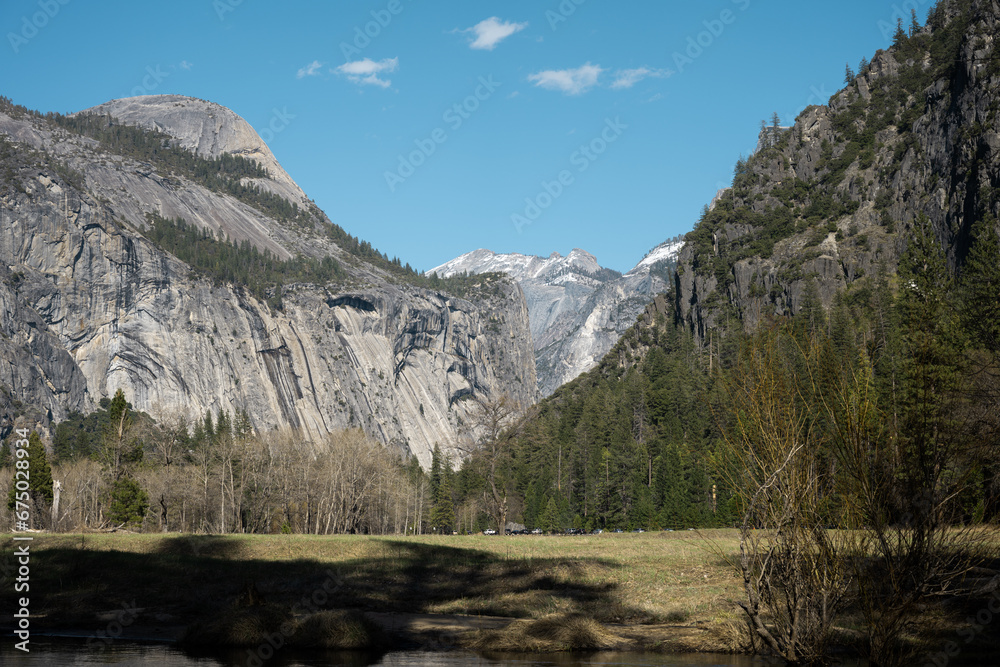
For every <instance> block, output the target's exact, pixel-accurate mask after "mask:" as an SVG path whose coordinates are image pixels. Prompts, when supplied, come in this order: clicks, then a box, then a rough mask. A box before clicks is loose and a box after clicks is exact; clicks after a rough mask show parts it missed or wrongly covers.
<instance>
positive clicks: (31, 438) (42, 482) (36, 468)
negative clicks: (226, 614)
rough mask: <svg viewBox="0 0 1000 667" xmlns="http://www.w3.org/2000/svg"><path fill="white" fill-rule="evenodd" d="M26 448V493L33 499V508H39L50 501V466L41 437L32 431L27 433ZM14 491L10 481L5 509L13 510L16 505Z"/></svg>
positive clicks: (13, 485)
mask: <svg viewBox="0 0 1000 667" xmlns="http://www.w3.org/2000/svg"><path fill="white" fill-rule="evenodd" d="M27 450H28V457H27V458H28V495H29V497H30V498H31V500H32V501H34V505H35V508H36V509H40V508H42V507H46V506H48V505H49V504H51V503H52V468H51V467H50V466H49V461H48V458H47V457H46V456H45V445H44V444H42V439H41V438H40V437H39V435H38V434H37V433H35V432H34V431H32V432H31V433H29V434H28V447H27ZM15 477H16V471H15ZM15 481H16V480H15ZM16 493H17V489H16V488H15V484H14V483H13V482H12V483H11V485H10V493H9V494H8V496H7V509H10V510H13V509H14V508H15V507H16V501H17V496H16ZM22 502H23V498H22Z"/></svg>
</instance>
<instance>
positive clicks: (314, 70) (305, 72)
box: [295, 60, 323, 79]
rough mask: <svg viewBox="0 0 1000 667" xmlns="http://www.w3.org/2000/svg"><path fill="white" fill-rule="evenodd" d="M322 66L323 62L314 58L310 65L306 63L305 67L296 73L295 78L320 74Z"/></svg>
mask: <svg viewBox="0 0 1000 667" xmlns="http://www.w3.org/2000/svg"><path fill="white" fill-rule="evenodd" d="M322 66H323V63H321V62H320V61H318V60H314V61H312V62H311V63H309V64H308V65H306V66H305V67H303V68H302V69H300V70H299V71H298V72H296V73H295V78H296V79H301V78H303V77H307V76H316V75H317V74H319V68H320V67H322Z"/></svg>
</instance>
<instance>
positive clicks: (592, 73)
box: [528, 62, 604, 95]
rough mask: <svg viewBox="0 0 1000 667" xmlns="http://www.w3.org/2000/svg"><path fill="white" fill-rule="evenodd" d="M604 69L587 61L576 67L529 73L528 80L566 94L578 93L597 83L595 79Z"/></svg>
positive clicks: (540, 86)
mask: <svg viewBox="0 0 1000 667" xmlns="http://www.w3.org/2000/svg"><path fill="white" fill-rule="evenodd" d="M601 72H604V70H603V69H602V68H601V66H600V65H591V64H590V63H589V62H588V63H587V64H585V65H581V66H580V67H577V68H576V69H558V70H555V69H550V70H545V71H544V72H538V73H536V74H529V75H528V81H531V82H533V83H534V84H535V85H536V86H538V87H539V88H548V89H549V90H561V91H562V92H564V93H566V94H567V95H580V94H582V93H585V92H587V91H588V90H590V89H591V88H593V87H594V86H596V85H597V80H598V78H599V77H600V76H601Z"/></svg>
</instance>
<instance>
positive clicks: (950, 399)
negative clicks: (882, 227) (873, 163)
mask: <svg viewBox="0 0 1000 667" xmlns="http://www.w3.org/2000/svg"><path fill="white" fill-rule="evenodd" d="M914 232H915V237H914V238H913V239H912V240H911V242H910V245H909V247H908V248H907V250H906V253H905V254H904V255H903V257H902V258H901V259H900V271H899V275H900V279H901V281H902V289H901V292H900V296H899V300H898V303H897V307H898V310H899V318H900V320H899V321H900V338H901V343H902V347H903V350H902V351H903V355H902V359H901V363H900V368H901V382H900V391H899V404H900V431H901V432H900V438H899V440H900V444H901V450H900V451H899V453H898V456H899V461H898V464H899V466H900V470H899V475H900V477H901V478H902V479H903V481H904V488H903V489H901V491H902V493H903V497H902V499H901V500H902V502H903V503H904V505H903V507H901V508H900V511H903V512H908V513H910V514H911V515H914V516H916V517H917V520H918V521H921V520H922V521H929V522H934V521H940V520H941V519H942V517H940V516H938V515H937V512H938V504H939V502H940V501H941V499H942V496H941V494H942V493H944V492H945V490H946V489H945V486H944V485H945V484H947V483H948V482H947V478H949V477H950V476H952V475H953V474H955V470H954V469H953V468H952V466H954V465H955V464H956V460H955V457H956V456H957V455H958V454H959V452H958V449H957V448H958V447H959V443H958V441H957V438H959V437H960V435H959V431H960V430H961V429H959V428H957V427H956V423H955V422H954V418H955V417H954V415H955V408H956V400H957V397H958V394H959V389H960V387H961V375H962V371H961V369H962V356H961V354H960V350H961V349H962V348H963V346H964V343H963V338H964V336H963V333H962V331H961V329H960V327H959V326H958V321H957V317H956V314H955V312H956V311H955V309H954V307H953V305H952V304H951V303H949V294H950V292H951V289H952V280H951V276H950V274H949V272H948V269H947V265H946V263H945V258H944V252H943V250H942V248H941V246H940V244H939V243H938V242H937V239H936V238H934V236H933V230H932V229H931V226H930V222H929V220H928V219H927V217H926V216H924V215H921V216H920V217H919V218H918V220H917V222H916V225H915V229H914ZM929 513H934V516H931V515H930V514H929Z"/></svg>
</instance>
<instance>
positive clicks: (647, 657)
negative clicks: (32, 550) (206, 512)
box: [0, 637, 769, 667]
mask: <svg viewBox="0 0 1000 667" xmlns="http://www.w3.org/2000/svg"><path fill="white" fill-rule="evenodd" d="M4 639H5V641H4V642H3V645H2V647H0V663H2V664H4V665H39V666H41V665H45V666H46V667H49V666H50V665H58V666H59V667H71V666H73V665H121V666H122V667H126V666H128V665H164V666H166V667H193V666H194V665H198V666H200V667H216V666H223V667H261V665H267V666H268V667H331V666H333V665H349V666H351V667H362V666H366V665H376V666H377V665H386V666H392V667H408V666H411V665H413V666H416V665H427V666H429V667H459V666H461V665H498V666H502V665H517V666H518V667H536V666H538V667H541V666H543V665H544V666H557V667H577V666H582V665H606V666H608V667H611V666H614V665H622V666H624V665H649V666H650V667H751V666H752V667H764V666H765V665H767V664H769V663H766V662H764V661H761V660H754V659H751V658H746V657H743V656H730V655H681V656H664V655H658V654H650V653H590V654H564V653H560V654H551V655H545V654H542V655H538V654H531V655H517V654H501V655H485V656H481V655H477V654H475V653H465V652H450V653H426V652H420V651H412V652H391V653H385V654H382V655H379V654H365V653H358V652H348V653H340V652H325V653H291V652H283V653H281V654H279V655H277V656H275V657H273V658H271V659H270V660H268V661H266V662H263V663H261V662H258V661H257V659H256V658H251V657H250V656H249V655H248V654H247V652H246V651H242V652H240V651H232V652H215V653H212V654H210V655H203V656H200V655H191V654H187V653H184V652H182V651H179V650H177V649H175V648H173V647H169V646H163V645H146V644H129V643H125V642H121V643H116V644H114V645H112V646H111V647H109V648H106V649H104V650H103V651H98V650H92V649H88V648H87V647H86V645H85V644H84V643H82V642H79V641H70V640H58V639H46V638H41V637H39V638H32V640H31V653H30V654H25V653H23V652H21V651H18V650H16V649H14V647H13V643H12V642H11V641H10V639H9V638H6V637H5V638H4Z"/></svg>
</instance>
